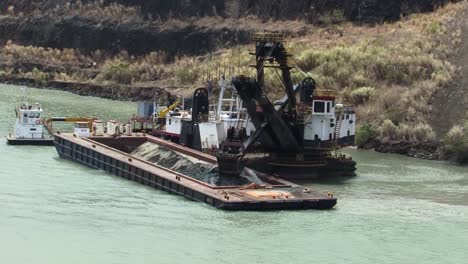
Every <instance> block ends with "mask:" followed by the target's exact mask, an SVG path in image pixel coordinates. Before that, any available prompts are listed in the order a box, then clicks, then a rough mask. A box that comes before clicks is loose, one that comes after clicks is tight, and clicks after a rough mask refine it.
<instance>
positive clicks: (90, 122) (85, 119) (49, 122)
mask: <svg viewBox="0 0 468 264" xmlns="http://www.w3.org/2000/svg"><path fill="white" fill-rule="evenodd" d="M96 120H98V119H97V118H95V117H52V118H48V119H46V120H45V125H46V126H47V128H48V129H49V130H50V131H52V122H69V123H75V122H86V123H88V128H89V130H90V131H92V128H93V122H94V121H96Z"/></svg>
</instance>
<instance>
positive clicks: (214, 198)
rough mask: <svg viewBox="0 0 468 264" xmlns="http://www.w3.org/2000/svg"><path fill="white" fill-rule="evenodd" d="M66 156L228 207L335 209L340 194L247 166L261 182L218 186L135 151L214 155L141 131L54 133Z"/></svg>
mask: <svg viewBox="0 0 468 264" xmlns="http://www.w3.org/2000/svg"><path fill="white" fill-rule="evenodd" d="M54 142H55V147H56V149H57V152H58V154H59V156H60V157H61V158H65V159H70V160H73V161H75V162H78V163H81V164H83V165H86V166H88V167H91V168H94V169H99V170H103V171H106V172H108V173H110V174H113V175H116V176H119V177H122V178H125V179H127V180H131V181H136V182H138V183H140V184H143V185H147V186H150V187H153V188H155V189H159V190H163V191H166V192H169V193H171V194H177V195H180V196H183V197H185V198H188V199H190V200H193V201H198V202H203V203H206V204H209V205H211V206H214V207H215V208H219V209H225V210H286V209H331V208H333V207H334V206H335V205H336V202H337V199H336V198H334V197H333V194H331V193H327V194H325V193H320V192H317V191H312V190H309V189H307V188H304V187H302V186H299V185H296V184H294V183H291V182H288V181H286V180H283V179H280V178H277V177H274V176H270V175H266V174H264V173H260V172H256V171H253V170H251V169H248V168H246V169H245V170H246V173H247V174H250V175H253V176H254V177H255V178H256V179H258V180H260V182H250V183H247V184H244V185H229V186H223V185H221V186H217V185H213V184H210V183H207V182H204V181H201V180H199V179H196V178H194V177H192V176H189V175H186V174H182V173H180V172H177V171H175V170H172V169H170V168H167V167H164V166H160V165H157V164H155V163H152V162H150V161H148V160H145V159H143V158H141V157H139V156H137V155H134V154H132V151H134V150H135V149H137V148H138V147H139V146H142V145H143V144H145V143H151V144H155V145H157V146H158V147H164V148H166V149H169V150H171V151H174V152H176V153H177V154H178V155H181V156H184V155H185V156H187V157H190V158H191V159H197V160H200V161H202V162H204V163H206V164H212V165H214V166H216V165H217V160H216V158H215V157H213V156H212V155H208V154H205V153H203V152H200V151H196V150H193V149H191V148H187V147H184V146H181V145H178V144H175V143H172V142H169V141H166V140H162V139H159V138H157V137H153V136H150V135H146V134H142V133H127V134H126V135H118V136H116V135H108V134H103V135H99V136H95V135H91V136H89V137H80V136H79V135H77V134H75V133H59V132H57V133H55V134H54Z"/></svg>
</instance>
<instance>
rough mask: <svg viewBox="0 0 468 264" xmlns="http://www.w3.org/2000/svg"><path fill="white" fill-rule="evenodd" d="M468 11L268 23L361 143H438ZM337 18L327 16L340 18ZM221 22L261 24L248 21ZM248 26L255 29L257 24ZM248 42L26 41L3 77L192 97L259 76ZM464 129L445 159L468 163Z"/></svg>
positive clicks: (276, 85)
mask: <svg viewBox="0 0 468 264" xmlns="http://www.w3.org/2000/svg"><path fill="white" fill-rule="evenodd" d="M86 8H87V7H83V10H85V9H86ZM83 10H81V11H83ZM86 10H87V9H86ZM466 10H468V4H467V3H466V2H465V1H464V2H460V3H456V4H449V5H447V6H446V7H444V8H441V9H439V10H437V11H435V12H433V13H429V14H418V15H411V16H408V17H405V18H403V19H402V20H401V21H400V22H396V23H391V24H380V25H375V26H372V27H368V26H355V25H353V24H350V23H340V24H333V23H334V22H333V23H332V22H330V25H327V26H325V27H319V28H318V27H315V26H312V25H307V24H306V23H304V22H303V21H289V22H284V23H280V22H275V23H272V24H271V25H273V26H271V25H270V26H271V27H275V26H274V25H280V24H282V25H281V27H279V29H280V31H281V30H282V29H286V28H289V29H291V28H294V30H293V31H294V32H296V33H295V34H293V35H292V36H293V37H292V38H291V39H290V41H289V50H290V52H291V54H293V55H294V56H293V57H292V58H291V62H292V63H294V64H295V66H296V70H295V71H294V73H293V77H294V78H293V79H294V81H296V82H299V81H300V80H301V79H302V78H304V77H305V76H312V77H314V78H315V79H316V81H317V83H318V85H319V87H320V88H325V89H333V90H336V91H337V92H338V93H339V95H340V100H341V101H344V102H348V103H351V104H354V105H356V112H357V114H358V118H359V124H360V125H359V126H360V127H358V134H357V144H358V145H359V146H365V145H366V144H369V143H370V142H372V141H378V142H379V144H385V143H386V142H392V141H406V142H414V143H419V142H429V143H435V144H438V142H439V139H442V138H444V137H445V135H436V134H435V132H434V131H435V130H436V129H434V127H433V125H434V124H431V122H430V118H431V114H432V113H433V112H434V111H437V109H433V107H432V98H433V96H434V94H435V93H437V92H443V91H444V89H446V88H447V87H449V86H451V85H453V84H454V83H455V82H456V81H457V78H458V72H459V70H458V69H457V67H456V66H455V65H453V64H452V63H451V60H450V58H451V57H452V56H453V54H454V52H455V51H456V50H457V47H458V46H459V44H460V42H461V36H462V30H461V23H463V21H464V20H463V17H464V14H465V11H466ZM81 11H76V12H81ZM88 11H89V12H88ZM88 11H87V12H84V11H83V13H82V15H83V16H89V14H91V13H92V12H94V13H95V14H94V13H93V15H91V16H89V19H95V18H96V17H99V16H100V15H102V14H101V13H99V12H110V13H112V14H114V15H113V16H114V17H115V19H116V21H119V23H124V22H125V21H124V19H125V17H128V16H123V15H122V14H130V15H132V14H133V15H135V14H134V13H133V12H137V10H127V9H126V7H125V8H124V7H119V6H108V7H102V8H101V9H96V10H92V11H91V10H88ZM57 12H58V11H57ZM80 14H81V13H80ZM133 15H132V16H133ZM330 16H331V17H329V19H328V20H327V19H324V20H325V21H342V20H341V18H340V17H341V14H335V13H333V14H332V13H330ZM252 19H253V18H252ZM219 21H220V20H218V19H217V18H202V19H198V20H197V22H196V23H198V24H199V25H202V24H204V23H206V24H207V25H208V24H213V23H216V22H219ZM222 21H223V23H227V24H235V23H247V24H255V23H251V22H252V21H254V20H248V19H247V20H241V21H234V20H232V21H231V20H226V19H223V20H222ZM246 21H247V22H246ZM181 23H185V22H181ZM267 24H268V23H267ZM220 26H222V25H220ZM249 28H250V29H252V30H253V29H254V28H255V26H252V25H249ZM299 32H302V34H299ZM294 36H295V37H294ZM251 48H252V47H251V46H250V45H249V46H238V47H234V48H227V49H222V50H219V51H217V52H213V53H211V54H207V55H205V56H199V57H194V56H181V57H177V56H176V57H171V56H169V54H165V53H164V52H152V53H148V54H146V55H142V56H132V55H129V54H128V53H126V52H121V53H120V54H117V55H115V54H112V53H108V52H105V51H96V52H92V53H86V54H83V53H82V52H79V51H77V50H74V49H52V48H41V47H32V46H21V45H16V44H14V43H13V42H11V41H10V42H8V43H7V44H6V45H4V46H3V47H0V56H1V57H2V59H3V60H2V62H0V63H2V64H1V65H0V77H2V76H3V77H12V76H13V77H15V78H33V79H34V80H36V81H37V82H38V83H40V84H45V83H46V82H47V81H50V80H56V81H65V82H85V83H93V84H106V85H109V84H110V85H112V84H115V85H125V86H128V87H129V89H131V87H132V86H157V87H164V88H167V89H168V90H171V91H173V92H175V93H180V92H182V93H186V94H188V93H190V91H192V90H193V89H194V88H197V87H199V86H203V85H206V81H207V79H211V80H212V81H213V83H214V84H216V83H217V79H218V78H219V77H220V76H221V75H226V76H232V75H238V74H245V75H251V74H253V70H252V69H251V68H249V67H248V66H249V65H250V64H252V58H251V56H250V55H249V54H248V50H250V49H251ZM269 71H270V72H267V80H266V86H267V91H268V93H269V94H270V95H271V96H273V97H276V98H278V97H280V96H281V95H282V94H283V91H282V88H281V83H280V80H279V78H278V76H277V74H276V73H274V72H272V70H269ZM437 131H438V130H437ZM460 131H461V132H460ZM466 133H467V129H466V128H463V129H462V128H461V127H458V126H457V127H454V128H453V129H452V131H450V132H449V134H447V136H446V137H445V138H446V139H445V140H443V143H444V144H445V145H446V146H447V147H446V148H445V150H446V153H447V155H451V156H454V155H455V156H457V157H461V158H456V159H457V160H458V161H464V160H465V158H464V157H466V156H464V155H465V154H463V153H466V152H464V151H465V150H464V149H465V148H463V147H461V148H458V147H454V146H457V145H460V144H456V142H464V141H463V140H466V139H464V137H463V136H460V135H461V134H462V135H466ZM462 146H463V144H462Z"/></svg>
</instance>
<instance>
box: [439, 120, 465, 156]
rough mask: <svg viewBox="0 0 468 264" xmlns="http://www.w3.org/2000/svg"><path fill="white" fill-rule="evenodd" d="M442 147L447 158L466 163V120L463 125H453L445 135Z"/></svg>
mask: <svg viewBox="0 0 468 264" xmlns="http://www.w3.org/2000/svg"><path fill="white" fill-rule="evenodd" d="M444 149H445V155H446V156H447V158H449V159H451V160H453V161H456V162H459V163H468V122H467V123H465V126H464V127H462V126H458V125H457V126H454V127H453V128H452V129H451V130H450V131H449V132H448V133H447V135H446V136H445V139H444Z"/></svg>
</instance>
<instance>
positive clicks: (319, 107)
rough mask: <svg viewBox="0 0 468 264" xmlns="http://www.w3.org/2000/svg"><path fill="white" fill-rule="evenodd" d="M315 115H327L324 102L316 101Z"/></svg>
mask: <svg viewBox="0 0 468 264" xmlns="http://www.w3.org/2000/svg"><path fill="white" fill-rule="evenodd" d="M314 113H325V102H324V101H314Z"/></svg>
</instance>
